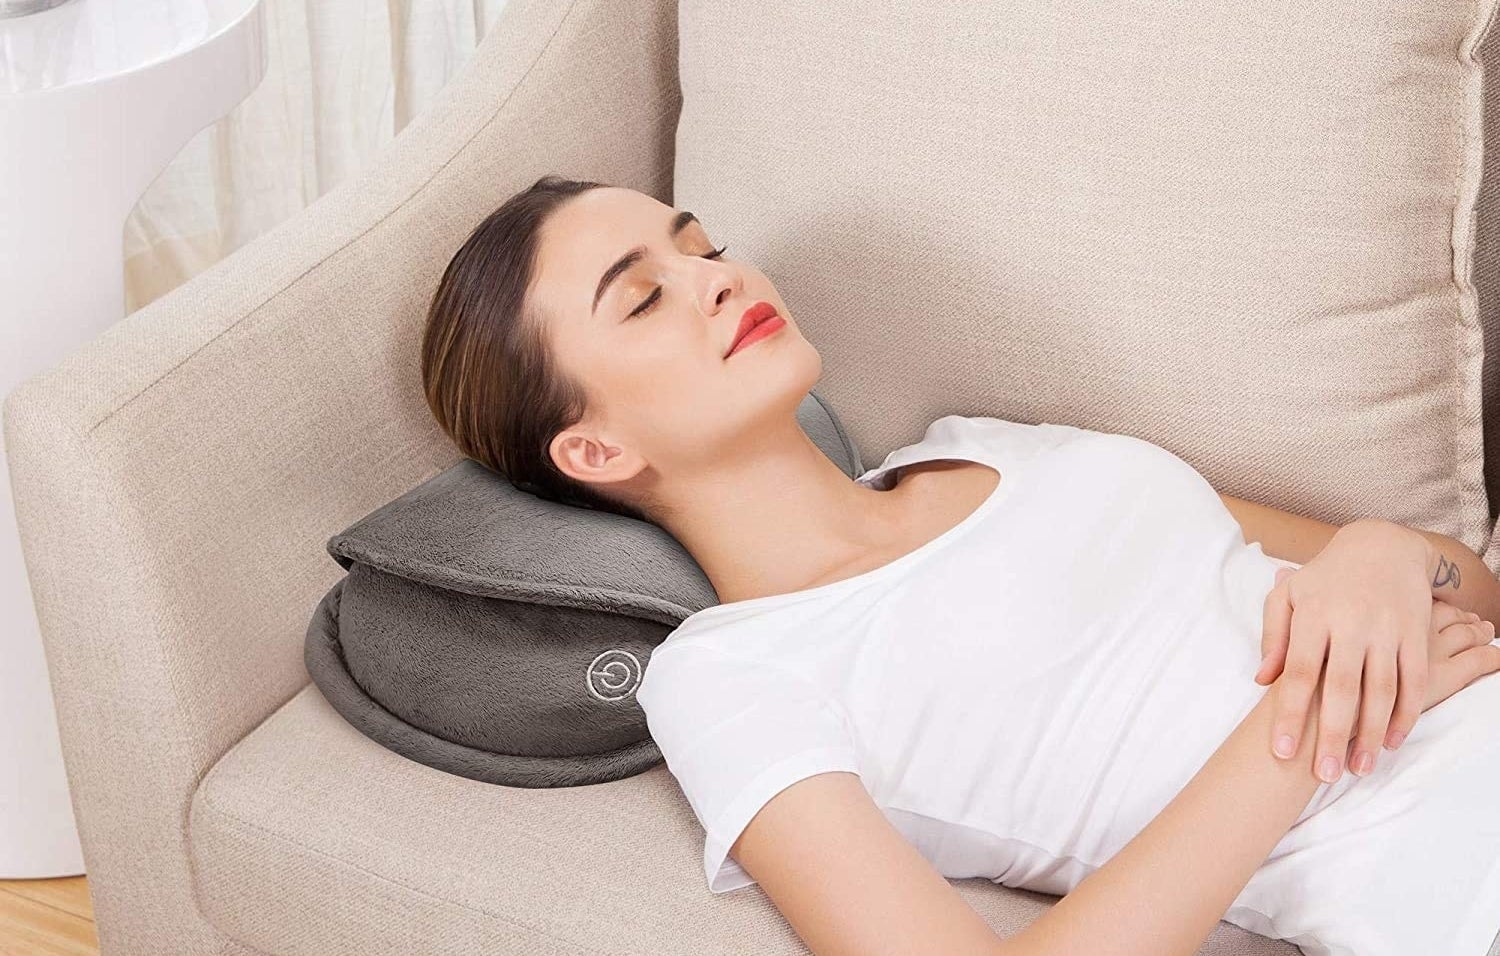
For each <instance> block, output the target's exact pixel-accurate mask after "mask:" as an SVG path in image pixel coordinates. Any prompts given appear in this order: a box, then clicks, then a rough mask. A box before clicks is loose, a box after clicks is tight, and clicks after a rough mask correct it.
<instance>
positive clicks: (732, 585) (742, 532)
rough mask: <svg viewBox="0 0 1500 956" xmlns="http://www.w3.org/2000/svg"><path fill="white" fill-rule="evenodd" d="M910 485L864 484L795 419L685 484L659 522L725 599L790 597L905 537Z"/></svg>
mask: <svg viewBox="0 0 1500 956" xmlns="http://www.w3.org/2000/svg"><path fill="white" fill-rule="evenodd" d="M900 488H901V486H900V485H898V486H897V488H896V489H893V490H891V491H888V492H887V491H875V490H873V489H871V488H866V487H865V486H863V485H860V484H858V483H856V482H855V481H854V480H853V479H852V478H850V477H849V475H848V474H846V473H845V472H844V471H843V470H842V469H841V468H839V466H838V465H837V464H835V463H834V462H833V460H832V459H830V458H829V457H828V456H827V455H826V454H824V453H823V450H822V449H821V448H819V447H818V446H817V445H816V444H815V443H814V442H813V440H812V439H811V438H809V437H808V436H807V433H806V432H804V431H803V430H802V428H801V426H800V425H799V424H798V423H797V421H796V419H795V417H792V418H789V419H786V420H782V421H778V423H777V424H776V425H775V426H772V427H770V428H768V429H766V430H764V431H760V432H757V433H756V434H755V435H753V436H750V437H748V438H747V439H746V440H745V441H742V442H737V443H736V446H735V454H733V455H732V456H728V457H723V458H721V459H719V460H717V461H716V462H715V463H714V465H713V470H712V471H711V472H708V473H698V474H695V475H693V476H692V478H691V480H690V481H685V482H684V483H683V485H682V486H680V487H676V488H672V489H663V491H664V492H665V493H664V494H663V495H662V496H661V497H662V498H663V499H664V500H666V501H668V502H670V506H669V507H668V508H666V509H664V510H665V511H666V512H668V513H667V514H666V515H663V516H661V517H660V518H659V519H658V520H659V522H660V524H661V526H662V527H663V528H664V529H665V530H666V531H667V532H668V533H670V534H671V535H672V536H673V537H674V538H676V539H677V540H678V541H679V542H681V544H682V546H683V547H684V548H686V549H687V551H688V553H689V554H691V555H692V556H693V558H694V560H696V561H697V562H698V565H699V567H701V568H702V569H703V572H704V574H706V575H707V576H708V580H709V582H710V583H711V584H712V585H713V587H714V591H715V592H717V594H718V596H719V601H720V602H721V603H726V604H727V603H729V602H731V601H743V600H749V599H751V598H757V597H763V596H767V595H772V594H784V593H787V592H789V591H798V590H802V589H804V588H807V587H810V586H813V584H814V582H817V581H818V580H819V579H820V578H823V577H826V576H827V575H828V574H830V573H832V572H834V571H836V570H837V569H839V568H840V567H843V566H844V565H847V564H849V563H850V562H851V561H854V560H857V559H858V558H859V557H860V556H862V555H865V554H867V553H868V552H869V551H870V550H871V549H873V548H879V547H881V546H883V545H885V544H888V543H889V542H891V541H894V540H896V539H898V538H899V536H900V535H901V534H902V529H903V527H904V515H905V513H906V511H907V509H905V508H904V507H903V506H904V504H905V502H904V500H897V499H898V498H899V499H904V498H905V495H904V494H900V493H899V492H900Z"/></svg>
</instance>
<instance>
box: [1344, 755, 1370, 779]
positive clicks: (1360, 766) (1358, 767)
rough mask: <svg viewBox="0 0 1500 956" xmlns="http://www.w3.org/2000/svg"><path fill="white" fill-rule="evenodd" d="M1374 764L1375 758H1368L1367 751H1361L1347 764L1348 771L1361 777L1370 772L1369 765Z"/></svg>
mask: <svg viewBox="0 0 1500 956" xmlns="http://www.w3.org/2000/svg"><path fill="white" fill-rule="evenodd" d="M1374 762H1375V758H1374V757H1371V756H1370V752H1369V751H1368V750H1361V751H1360V752H1359V753H1357V754H1355V755H1354V760H1353V762H1351V763H1350V764H1349V769H1350V770H1353V771H1354V772H1355V773H1357V774H1359V775H1360V776H1361V777H1363V776H1364V775H1365V774H1367V773H1369V772H1370V765H1371V764H1373V763H1374Z"/></svg>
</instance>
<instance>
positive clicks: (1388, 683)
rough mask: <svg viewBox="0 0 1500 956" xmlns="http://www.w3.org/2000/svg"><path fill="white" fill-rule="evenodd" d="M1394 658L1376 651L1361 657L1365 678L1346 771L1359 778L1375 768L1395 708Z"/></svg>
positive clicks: (1395, 676)
mask: <svg viewBox="0 0 1500 956" xmlns="http://www.w3.org/2000/svg"><path fill="white" fill-rule="evenodd" d="M1396 679H1397V671H1396V658H1395V657H1393V656H1391V655H1389V654H1384V653H1381V652H1380V651H1379V650H1378V649H1376V650H1375V651H1373V652H1372V653H1369V654H1367V655H1366V656H1365V676H1364V680H1363V682H1362V683H1361V684H1360V693H1359V718H1358V727H1357V729H1356V731H1355V735H1354V748H1353V752H1352V753H1351V754H1350V755H1349V770H1350V771H1351V772H1352V773H1355V774H1358V775H1359V776H1361V777H1363V776H1365V775H1367V774H1369V772H1370V771H1372V770H1374V769H1375V761H1376V759H1377V758H1378V757H1379V754H1380V743H1381V741H1383V740H1384V739H1385V734H1386V729H1387V728H1388V727H1389V725H1390V722H1391V712H1392V711H1393V710H1394V709H1395V707H1396Z"/></svg>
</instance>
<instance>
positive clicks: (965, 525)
mask: <svg viewBox="0 0 1500 956" xmlns="http://www.w3.org/2000/svg"><path fill="white" fill-rule="evenodd" d="M950 458H951V459H957V460H960V461H972V462H976V463H978V464H981V465H988V466H990V467H991V468H993V469H995V471H997V472H999V474H1000V480H999V481H998V482H997V483H996V485H995V488H994V490H992V491H991V492H990V493H989V495H988V496H987V497H986V498H985V499H984V500H983V501H981V502H980V503H979V505H978V506H977V507H975V509H974V510H973V511H971V512H969V514H968V516H967V517H965V518H964V519H963V520H961V521H959V522H958V523H957V524H955V525H954V526H953V527H951V528H949V529H948V530H946V531H944V532H943V533H942V534H940V535H938V536H937V537H935V538H932V539H931V540H929V541H927V542H926V543H924V544H921V545H918V546H917V547H915V548H913V549H912V550H910V551H908V552H906V553H905V554H903V555H900V556H899V557H896V558H893V559H892V560H890V561H887V562H886V563H885V564H882V565H881V566H880V567H878V568H871V569H870V570H868V571H861V572H860V573H859V574H856V575H853V576H851V577H847V578H840V579H839V580H837V581H830V582H828V583H827V584H819V585H816V586H815V587H810V588H802V589H800V590H797V591H786V592H783V593H781V594H763V595H761V596H760V597H754V598H745V599H744V600H741V601H729V602H727V603H720V604H710V605H708V606H707V607H705V608H702V609H701V610H698V611H695V612H694V613H692V614H690V615H688V617H686V618H684V619H683V620H682V621H681V622H680V623H679V624H678V627H679V628H681V627H682V626H683V625H685V624H687V623H688V622H689V621H699V620H704V619H707V618H712V617H716V616H718V615H720V614H729V613H737V612H740V611H750V610H758V609H765V608H769V607H774V606H778V605H782V604H793V603H796V602H798V601H803V600H808V599H811V598H815V597H823V596H825V595H829V594H833V593H836V592H838V591H841V590H847V589H851V588H855V587H859V586H861V585H864V584H868V583H870V582H872V581H876V580H879V579H881V578H884V577H888V576H890V575H892V574H896V573H899V572H900V571H902V570H903V569H905V568H907V567H909V566H911V565H913V564H916V563H918V562H920V561H922V560H923V559H925V558H926V557H928V556H929V555H931V554H933V553H934V552H936V551H939V550H941V549H942V548H943V547H944V546H946V545H948V544H950V543H951V542H953V541H955V540H957V539H958V538H960V537H962V536H963V535H964V534H967V533H968V531H969V530H970V529H971V528H973V527H974V526H975V525H977V524H979V523H980V522H981V521H983V520H984V518H985V516H986V515H988V514H989V513H990V512H991V511H993V510H995V508H997V507H998V506H999V504H1000V502H1001V501H1003V500H1005V498H1007V497H1008V496H1009V495H1010V493H1011V491H1012V490H1013V489H1014V487H1015V482H1016V479H1017V478H1018V477H1019V472H1018V471H1017V470H1016V469H1015V467H1013V464H1012V463H1010V462H1007V463H1006V465H1005V466H1004V467H1003V468H1002V467H1001V465H1000V464H999V463H998V462H997V461H996V460H995V459H994V458H992V457H991V456H989V455H988V454H980V453H975V452H965V451H960V450H958V449H955V448H951V447H950V448H934V449H933V450H931V451H930V452H927V453H924V454H922V455H919V456H918V457H915V458H910V459H906V458H903V459H902V460H899V461H890V462H887V463H886V464H882V465H880V466H878V467H875V468H872V469H870V470H869V471H867V472H865V473H864V474H862V475H860V476H859V477H858V478H856V479H855V481H857V482H859V483H861V484H866V483H868V482H871V481H874V480H875V479H877V478H879V477H880V476H881V475H883V474H885V473H886V472H889V471H892V470H894V469H897V468H905V467H907V466H908V465H915V464H918V463H920V462H925V461H940V460H945V459H950Z"/></svg>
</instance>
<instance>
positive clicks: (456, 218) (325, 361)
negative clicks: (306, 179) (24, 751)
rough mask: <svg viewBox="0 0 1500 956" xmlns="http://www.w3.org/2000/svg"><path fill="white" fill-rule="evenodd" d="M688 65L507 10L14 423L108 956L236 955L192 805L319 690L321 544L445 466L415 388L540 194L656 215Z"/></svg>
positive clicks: (20, 512)
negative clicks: (313, 627) (427, 97)
mask: <svg viewBox="0 0 1500 956" xmlns="http://www.w3.org/2000/svg"><path fill="white" fill-rule="evenodd" d="M676 67H677V10H676V4H675V3H672V2H670V0H562V2H551V0H511V3H510V4H509V5H508V6H507V7H506V8H505V10H504V12H503V13H502V15H501V16H500V17H499V20H498V22H497V23H496V24H495V25H494V26H493V27H492V28H491V30H490V32H489V34H488V35H487V37H486V39H485V40H484V42H483V43H482V44H481V46H480V48H479V49H478V50H476V51H475V53H474V55H473V57H472V59H471V60H470V61H469V63H468V64H467V65H466V66H465V68H464V71H463V72H462V73H461V74H460V75H459V76H458V77H456V78H455V79H454V80H453V81H452V82H451V83H450V84H449V85H448V86H447V87H446V88H445V89H444V90H443V91H442V93H441V95H440V96H439V97H438V99H437V100H436V102H435V103H434V104H433V105H432V106H431V107H430V108H429V109H428V110H427V111H426V112H424V113H423V114H422V115H420V116H419V117H417V118H416V119H415V120H414V121H413V122H412V123H411V124H410V125H409V126H408V127H407V128H406V129H405V130H404V131H403V132H402V134H401V135H400V136H398V137H397V138H396V139H395V140H394V141H392V142H391V143H389V144H388V145H387V146H386V148H385V149H384V150H383V151H382V152H381V153H380V154H379V155H378V156H377V157H375V158H374V160H373V161H372V162H371V164H370V167H369V169H368V170H367V171H366V172H364V173H363V174H362V175H359V176H357V177H355V178H353V179H351V180H350V181H348V182H345V183H344V184H342V185H340V186H339V187H338V188H337V189H335V190H333V191H331V192H330V193H328V194H327V195H325V196H324V197H322V198H321V199H320V200H318V201H317V202H316V203H314V204H313V205H312V206H310V207H309V208H307V209H306V210H304V211H303V212H302V213H301V214H299V215H298V216H296V217H294V218H292V219H291V220H289V221H287V222H284V223H282V224H281V225H279V226H278V227H277V228H275V229H274V230H272V231H271V232H269V233H267V234H265V235H263V236H261V237H259V238H258V239H256V240H254V241H252V242H251V243H249V244H247V245H246V246H245V247H243V248H242V249H240V250H239V251H238V252H236V253H235V254H234V255H232V256H230V257H229V258H227V259H225V260H223V261H221V262H219V263H217V264H216V265H214V266H213V267H212V268H210V269H208V270H206V271H204V272H203V273H201V274H199V275H197V276H195V277H194V278H193V279H191V280H190V281H188V282H186V283H184V284H183V285H182V286H180V287H178V288H177V289H175V290H173V291H172V292H170V293H168V294H167V295H165V296H163V297H161V298H159V299H157V300H155V301H154V302H152V303H150V304H149V305H147V306H146V307H144V308H142V309H140V310H138V311H136V312H134V313H132V314H131V315H129V316H126V317H125V318H124V319H123V320H122V321H120V322H119V323H117V324H115V325H113V326H111V327H110V328H109V329H107V330H106V331H105V332H104V333H102V334H101V335H99V336H98V337H97V338H96V339H94V340H93V341H90V342H88V343H86V344H85V345H84V346H82V347H80V348H78V349H77V350H75V351H74V352H72V353H70V354H68V355H67V356H65V357H64V359H63V360H61V361H60V362H59V363H58V364H57V365H55V366H53V367H52V368H50V369H47V370H45V371H43V372H41V373H38V374H37V375H34V376H33V377H31V378H30V379H28V380H26V381H25V382H23V383H22V384H21V385H20V386H18V387H17V388H16V389H14V390H13V391H12V392H11V393H10V394H9V396H8V397H7V398H6V401H5V404H4V436H5V442H6V451H7V458H8V462H9V468H10V478H11V483H12V487H13V490H14V495H15V504H16V511H17V520H18V524H19V528H20V532H21V542H22V548H23V553H24V555H25V561H26V567H27V573H28V577H29V579H30V583H31V589H32V594H33V597H34V599H35V603H36V607H37V614H38V618H39V621H40V625H41V629H42V634H43V639H44V643H45V646H46V656H47V662H48V666H49V670H50V674H51V682H52V689H53V693H54V696H55V698H56V701H57V711H58V722H59V727H60V731H61V735H62V745H63V754H64V758H65V761H66V765H67V771H68V780H69V784H70V787H71V796H72V800H73V807H74V811H75V816H76V819H77V821H78V824H79V833H80V837H81V840H82V845H83V851H84V859H85V862H86V864H87V868H88V874H89V877H90V889H91V891H92V893H93V899H94V911H95V919H96V922H97V925H98V929H99V935H100V940H101V944H102V950H103V952H104V953H105V954H110V953H118V954H125V953H147V952H149V953H156V954H163V956H165V954H168V953H172V954H177V953H210V952H214V953H218V952H222V951H224V950H225V948H226V943H225V941H224V940H223V938H222V937H220V936H219V935H218V934H217V933H216V932H215V931H214V930H213V928H212V927H211V926H209V925H208V924H207V923H206V922H204V921H203V920H202V918H201V916H200V915H199V912H198V908H197V906H196V904H195V901H194V896H193V886H192V879H191V868H190V865H189V847H188V845H187V842H186V832H187V829H186V827H187V813H188V806H189V800H190V797H191V795H192V792H193V789H194V788H195V786H196V785H197V782H198V780H199V779H201V777H202V776H203V774H204V773H206V772H207V770H208V769H209V767H211V766H212V765H213V763H214V762H215V761H216V760H218V758H219V757H220V756H221V755H222V754H223V753H224V752H225V751H226V750H227V749H229V748H230V747H232V746H233V745H234V744H235V743H236V742H237V741H239V740H240V739H241V738H242V737H243V736H244V735H245V734H246V733H247V732H248V731H249V730H251V729H252V728H253V727H255V726H256V725H257V724H258V723H260V722H261V721H262V720H263V719H265V718H266V717H267V716H268V715H269V714H270V713H271V712H272V711H274V710H275V709H277V708H278V707H280V706H281V705H282V704H283V703H285V702H286V701H287V700H289V699H290V698H291V697H292V696H293V695H295V694H296V693H297V691H298V690H299V689H301V688H302V687H304V686H305V685H306V684H307V681H308V677H307V672H306V670H305V668H304V666H303V663H302V641H303V637H304V634H305V630H306V627H307V622H308V620H309V618H310V616H311V614H312V611H313V609H314V607H315V606H316V604H317V601H318V599H319V598H320V597H321V596H322V594H323V593H324V592H325V591H326V590H327V589H328V588H329V587H330V586H331V585H332V584H333V582H334V581H335V580H336V579H337V578H338V577H339V575H340V574H342V573H343V572H342V569H341V568H339V567H338V566H337V565H336V564H335V562H334V561H333V560H332V559H331V558H330V557H329V556H328V554H327V552H326V551H325V550H324V545H325V542H326V540H327V538H328V537H329V536H330V535H332V534H333V533H335V532H337V531H339V530H341V529H342V528H343V527H345V526H346V525H348V524H349V523H350V522H352V521H354V520H355V519H357V518H359V517H360V516H362V515H364V514H365V513H367V512H368V511H370V510H371V509H373V508H375V507H377V506H378V505H380V504H381V503H383V502H385V501H387V500H389V499H390V498H392V497H394V496H395V495H397V494H399V493H401V492H402V491H404V490H406V489H408V488H410V487H411V486H413V485H415V484H417V483H419V482H420V481H423V480H425V479H426V478H428V477H430V476H431V475H433V474H436V473H437V472H438V471H440V470H442V469H443V468H445V467H447V466H448V465H450V464H452V463H453V462H454V461H456V460H457V459H458V457H459V455H458V452H457V451H456V449H454V448H453V446H452V445H451V444H450V443H449V442H448V441H447V439H446V438H445V437H444V436H443V435H442V433H441V432H440V431H439V430H438V429H437V427H436V425H435V423H434V422H433V421H432V420H431V418H430V416H429V414H428V412H427V408H426V405H425V403H424V402H423V400H422V395H421V383H420V373H419V369H418V366H417V343H418V340H419V337H420V333H421V326H422V320H423V317H424V312H425V308H426V304H427V299H428V297H429V296H430V294H431V291H432V289H433V288H434V287H435V286H436V283H437V280H438V277H439V276H440V275H441V274H442V270H443V268H444V266H445V265H446V264H447V261H448V258H449V257H450V256H451V255H452V253H453V251H454V250H455V249H456V248H457V246H458V244H459V243H460V242H461V241H462V240H463V238H464V236H465V235H466V234H467V233H468V230H469V229H470V228H472V226H473V225H474V224H476V223H477V222H478V221H479V220H480V219H481V218H483V216H484V215H486V214H487V213H488V212H489V211H490V210H492V209H493V208H494V207H495V206H497V205H498V204H499V203H500V202H501V201H503V200H504V199H505V198H506V197H507V196H508V195H510V194H511V193H512V192H514V191H515V190H517V189H519V188H521V187H523V186H525V185H527V184H528V183H530V182H531V181H532V180H534V179H535V178H536V177H538V176H540V175H542V174H543V173H547V172H556V173H560V174H562V175H565V176H570V177H574V178H584V179H598V180H601V181H604V182H609V183H612V184H616V185H621V186H629V187H631V188H635V189H639V190H641V191H642V192H646V193H649V194H651V195H653V196H656V197H657V198H659V199H662V200H663V201H665V202H670V201H671V182H672V165H673V146H674V137H675V131H676V121H677V114H678V110H679V107H680V103H681V100H680V93H679V89H678V84H677V74H676Z"/></svg>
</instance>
